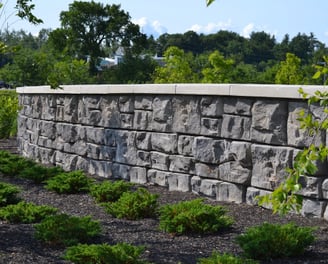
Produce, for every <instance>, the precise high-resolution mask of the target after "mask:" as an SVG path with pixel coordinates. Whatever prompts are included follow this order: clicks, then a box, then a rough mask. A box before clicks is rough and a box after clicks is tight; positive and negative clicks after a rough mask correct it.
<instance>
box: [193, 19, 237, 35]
mask: <svg viewBox="0 0 328 264" xmlns="http://www.w3.org/2000/svg"><path fill="white" fill-rule="evenodd" d="M230 27H231V20H228V21H226V22H218V23H213V22H211V23H208V24H207V25H205V26H202V25H198V24H195V25H192V26H191V27H190V28H189V29H188V30H192V31H195V32H196V33H204V34H212V33H216V32H218V31H220V30H228V29H229V28H230Z"/></svg>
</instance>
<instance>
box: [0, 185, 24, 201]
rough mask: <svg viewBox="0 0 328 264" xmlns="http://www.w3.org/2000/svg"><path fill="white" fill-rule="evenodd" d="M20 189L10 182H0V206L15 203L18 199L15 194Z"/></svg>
mask: <svg viewBox="0 0 328 264" xmlns="http://www.w3.org/2000/svg"><path fill="white" fill-rule="evenodd" d="M20 191H21V190H20V189H19V188H18V187H17V186H15V185H12V184H9V183H4V182H0V206H6V205H9V204H16V203H18V202H19V201H20V198H19V197H18V196H17V194H18V193H19V192H20Z"/></svg>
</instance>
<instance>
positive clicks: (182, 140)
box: [178, 135, 194, 156]
mask: <svg viewBox="0 0 328 264" xmlns="http://www.w3.org/2000/svg"><path fill="white" fill-rule="evenodd" d="M193 143H194V137H193V136H185V135H180V136H179V138H178V153H179V154H180V155H184V156H192V154H193V150H192V146H193Z"/></svg>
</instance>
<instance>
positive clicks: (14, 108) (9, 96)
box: [0, 91, 19, 138]
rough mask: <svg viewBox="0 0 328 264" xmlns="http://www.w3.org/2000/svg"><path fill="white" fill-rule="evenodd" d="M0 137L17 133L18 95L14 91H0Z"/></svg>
mask: <svg viewBox="0 0 328 264" xmlns="http://www.w3.org/2000/svg"><path fill="white" fill-rule="evenodd" d="M0 105H1V107H0V138H9V137H11V136H14V135H16V133H17V115H18V110H19V105H18V96H17V94H16V92H15V91H0Z"/></svg>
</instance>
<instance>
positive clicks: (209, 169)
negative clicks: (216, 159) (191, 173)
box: [195, 163, 219, 179]
mask: <svg viewBox="0 0 328 264" xmlns="http://www.w3.org/2000/svg"><path fill="white" fill-rule="evenodd" d="M195 174H196V175H197V176H200V177H205V178H212V179H218V178H219V167H218V166H217V165H210V164H204V163H196V164H195Z"/></svg>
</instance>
